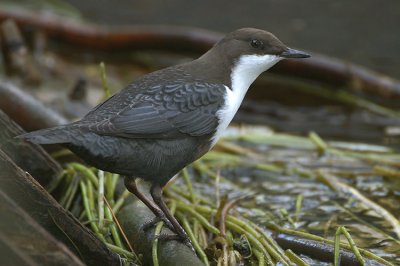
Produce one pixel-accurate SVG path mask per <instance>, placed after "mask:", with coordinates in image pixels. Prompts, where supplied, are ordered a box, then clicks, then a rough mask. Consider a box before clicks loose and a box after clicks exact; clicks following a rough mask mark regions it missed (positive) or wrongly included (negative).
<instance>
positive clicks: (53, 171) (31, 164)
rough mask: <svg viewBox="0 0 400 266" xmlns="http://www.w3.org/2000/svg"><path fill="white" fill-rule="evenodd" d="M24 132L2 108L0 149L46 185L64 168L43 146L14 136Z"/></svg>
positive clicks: (0, 111) (0, 115)
mask: <svg viewBox="0 0 400 266" xmlns="http://www.w3.org/2000/svg"><path fill="white" fill-rule="evenodd" d="M24 132H25V131H24V130H23V129H22V128H21V127H20V126H19V125H17V124H16V123H15V122H14V121H12V120H11V119H10V118H9V117H8V116H7V115H6V114H5V113H4V112H3V111H2V110H0V149H1V150H3V152H5V153H6V154H7V156H8V157H10V158H11V160H12V161H14V162H15V164H17V165H18V166H19V167H20V168H22V169H23V170H25V171H27V172H29V173H30V174H31V175H32V176H33V177H34V178H35V179H36V180H37V181H38V182H39V183H40V184H41V185H42V186H45V185H47V184H49V183H50V181H52V180H53V179H54V178H56V177H57V176H59V175H60V174H61V173H62V168H61V166H60V165H59V164H58V163H57V162H56V161H55V160H54V159H53V158H51V157H50V156H49V155H48V153H47V152H45V151H44V150H43V148H42V147H41V146H39V145H35V144H32V143H29V142H26V141H23V140H20V139H16V138H14V137H15V136H18V135H20V134H22V133H24Z"/></svg>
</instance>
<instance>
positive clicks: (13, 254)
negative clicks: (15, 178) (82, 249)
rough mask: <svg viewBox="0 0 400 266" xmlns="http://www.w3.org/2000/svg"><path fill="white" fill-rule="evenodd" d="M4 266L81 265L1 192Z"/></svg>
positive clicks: (0, 243)
mask: <svg viewBox="0 0 400 266" xmlns="http://www.w3.org/2000/svg"><path fill="white" fill-rule="evenodd" d="M0 213H1V214H2V219H1V221H0V232H1V235H0V257H1V258H2V262H1V263H2V265H59V266H62V265H78V266H83V265H84V264H83V262H82V261H81V260H80V259H78V257H76V256H75V255H74V254H73V253H72V252H71V251H70V250H69V249H68V248H67V247H66V246H65V245H64V244H63V243H61V242H59V241H58V240H56V239H55V238H54V237H53V236H52V235H51V234H49V232H47V231H46V230H45V229H44V228H43V227H41V226H40V225H39V224H38V223H37V222H36V221H35V220H33V219H32V217H31V216H29V215H28V214H27V213H26V212H25V211H24V210H23V209H21V208H20V207H19V206H18V205H17V204H16V203H15V202H14V201H13V200H12V199H10V198H9V197H8V196H7V195H6V194H5V192H4V191H2V190H1V189H0Z"/></svg>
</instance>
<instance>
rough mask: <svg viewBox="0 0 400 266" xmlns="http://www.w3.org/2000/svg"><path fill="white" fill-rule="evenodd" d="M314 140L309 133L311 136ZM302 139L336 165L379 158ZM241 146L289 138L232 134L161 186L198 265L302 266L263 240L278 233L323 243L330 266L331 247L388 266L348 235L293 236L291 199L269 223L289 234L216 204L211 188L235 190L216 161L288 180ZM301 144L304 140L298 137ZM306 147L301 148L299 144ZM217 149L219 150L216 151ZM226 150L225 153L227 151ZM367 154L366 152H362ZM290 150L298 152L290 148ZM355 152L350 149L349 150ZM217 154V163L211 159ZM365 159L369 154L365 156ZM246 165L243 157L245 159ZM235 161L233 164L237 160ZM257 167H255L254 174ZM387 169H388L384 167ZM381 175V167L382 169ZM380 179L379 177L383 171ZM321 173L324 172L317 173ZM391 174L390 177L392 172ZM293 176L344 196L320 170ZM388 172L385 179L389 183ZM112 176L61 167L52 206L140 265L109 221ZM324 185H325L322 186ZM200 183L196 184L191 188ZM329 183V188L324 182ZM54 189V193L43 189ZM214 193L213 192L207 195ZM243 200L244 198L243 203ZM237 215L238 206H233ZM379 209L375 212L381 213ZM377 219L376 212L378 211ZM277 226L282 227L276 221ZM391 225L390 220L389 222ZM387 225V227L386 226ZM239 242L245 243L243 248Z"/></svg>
mask: <svg viewBox="0 0 400 266" xmlns="http://www.w3.org/2000/svg"><path fill="white" fill-rule="evenodd" d="M314 134H315V133H314ZM314 134H312V135H310V137H311V138H312V140H310V142H309V143H314V145H315V151H316V152H318V153H321V152H322V153H325V154H327V153H332V152H333V151H334V152H333V154H334V156H342V157H344V158H348V157H354V158H357V160H365V161H366V162H368V163H371V162H373V163H372V165H375V164H374V163H382V158H379V159H377V160H375V161H374V160H373V159H372V161H371V158H375V154H376V153H374V152H366V151H364V150H363V151H361V152H359V153H363V156H358V155H357V156H353V155H354V154H355V153H357V152H354V151H347V150H346V151H343V150H342V149H340V148H334V147H332V146H333V145H331V144H330V143H329V142H328V143H325V142H323V140H322V139H320V138H319V137H318V136H316V135H314ZM243 138H245V141H246V142H248V143H251V142H253V141H256V142H257V143H260V142H263V141H264V142H265V143H268V145H275V146H285V147H286V145H287V142H281V139H282V138H283V139H288V138H289V139H290V136H288V135H283V136H279V135H278V136H273V137H272V139H273V140H278V141H277V142H276V143H274V142H273V141H271V140H269V139H268V137H260V136H257V137H256V138H254V139H252V138H251V134H250V135H249V134H246V135H245V136H242V135H238V136H237V137H236V138H233V137H232V136H230V140H229V147H230V149H229V152H227V151H226V147H227V145H226V144H227V143H228V141H227V140H224V141H225V142H224V143H222V145H220V148H219V150H217V151H211V152H210V153H209V154H208V155H206V156H205V157H204V158H203V159H201V160H199V161H197V162H196V163H194V164H193V165H192V166H190V167H189V168H190V171H188V170H187V169H184V170H183V171H182V172H181V174H180V176H181V178H182V180H183V181H182V182H179V183H173V184H169V186H168V188H167V189H166V190H165V195H166V198H167V202H168V204H169V207H170V208H171V209H172V210H173V211H174V213H175V216H176V217H177V219H178V220H179V221H180V223H181V224H182V226H183V227H184V228H185V230H186V232H187V233H188V235H189V237H190V238H191V240H192V242H193V246H194V247H195V249H196V252H197V254H198V256H199V257H200V258H201V259H202V261H203V262H204V263H205V264H206V265H209V264H210V262H212V261H217V262H218V264H219V265H231V264H232V263H245V264H247V263H250V264H251V263H256V264H258V265H276V264H277V263H279V264H281V265H293V264H296V265H308V264H307V262H306V261H304V260H303V259H302V258H301V256H299V255H300V254H295V253H294V252H293V251H292V250H286V249H284V248H282V247H281V246H280V245H278V244H277V242H276V241H275V240H274V238H273V237H272V235H271V232H284V233H288V234H291V235H295V236H301V237H306V238H309V239H313V240H316V241H321V242H323V243H328V244H334V245H335V263H336V264H335V265H337V262H338V254H339V253H338V252H339V245H340V247H341V248H344V249H347V250H350V251H352V252H354V254H355V255H356V257H357V259H358V260H359V261H360V263H361V264H363V263H364V257H365V258H369V259H374V260H377V261H380V262H381V263H383V264H385V265H392V264H391V263H389V262H387V261H386V260H384V259H382V258H380V257H378V256H376V255H374V254H373V253H371V252H368V251H367V250H365V249H360V248H357V246H356V244H355V242H354V241H353V239H352V238H351V236H350V234H349V233H348V231H347V230H346V229H345V228H344V227H342V226H340V227H338V231H337V233H336V238H335V241H332V240H329V239H325V238H322V237H319V236H315V235H312V234H309V233H306V232H302V231H299V230H297V229H295V227H296V223H298V222H299V220H301V217H300V213H301V208H302V202H303V200H304V196H303V195H299V196H298V197H297V200H296V202H295V206H296V210H295V213H293V214H292V213H288V212H287V211H286V210H285V209H281V210H280V214H281V215H280V216H279V215H278V216H276V217H275V218H274V219H275V220H276V221H281V222H282V221H283V220H285V221H288V224H287V225H288V226H290V227H291V228H283V227H281V226H279V225H278V224H277V223H267V224H255V223H254V222H252V221H251V220H250V219H248V218H246V217H245V216H244V215H243V214H242V213H241V212H240V211H238V210H236V208H235V207H236V206H237V205H238V204H240V201H241V200H242V199H243V198H234V199H228V198H221V196H220V195H221V192H220V191H219V186H220V185H222V184H223V185H224V186H227V185H228V186H232V187H235V190H237V189H241V190H243V188H240V187H237V186H236V185H234V184H232V183H231V181H229V180H228V179H226V178H225V177H223V176H221V174H220V173H219V172H218V170H215V167H216V165H218V161H221V162H222V165H229V167H232V166H237V167H238V166H241V165H245V166H246V167H254V168H258V169H261V170H263V171H271V172H274V173H285V172H288V171H289V170H290V172H294V173H296V171H294V170H293V169H289V168H290V167H292V166H291V165H290V164H287V165H285V164H282V162H280V163H279V164H275V163H269V162H268V163H267V162H265V161H264V160H265V159H266V158H263V157H262V156H261V154H258V153H257V156H256V157H257V158H256V157H255V156H254V155H255V154H256V150H254V151H253V152H252V153H251V154H250V155H249V153H248V152H247V151H246V154H247V155H243V154H241V151H242V150H240V149H235V148H234V147H235V145H237V144H236V143H235V141H237V140H241V141H243ZM298 139H299V137H295V138H294V139H293V140H291V141H289V142H290V143H295V142H296V141H298ZM303 140H304V141H307V138H303ZM306 143H307V142H306ZM221 147H222V148H221ZM232 147H233V148H232ZM363 147H364V148H365V147H366V148H368V146H363ZM296 148H298V145H296ZM303 149H305V150H309V149H310V147H309V146H308V144H307V145H304V146H303ZM357 149H358V148H357ZM379 153H380V154H381V155H383V157H386V158H387V159H388V160H390V162H392V161H391V159H392V158H397V157H398V156H399V155H398V154H396V153H394V152H393V151H391V150H387V151H385V152H382V151H380V152H379ZM217 155H218V156H217ZM369 155H372V157H371V156H369ZM246 156H248V157H251V158H248V157H246ZM238 158H240V160H238ZM260 165H262V167H260ZM391 167H392V168H391V169H395V168H393V167H395V166H393V165H392V164H391ZM376 169H377V168H376V167H371V171H377V170H376ZM385 169H386V168H385ZM378 170H379V171H380V172H383V173H386V172H387V171H381V170H380V168H378ZM325 171H326V169H325ZM396 171H397V170H396ZM297 172H298V173H301V174H302V175H304V176H319V177H320V179H319V180H321V182H323V183H327V184H328V183H329V184H328V186H330V187H332V189H333V190H335V191H337V192H338V193H339V188H340V191H341V192H340V193H342V192H343V190H346V188H347V186H348V185H346V186H340V187H338V184H341V183H337V182H336V181H335V180H334V179H329V177H327V175H326V174H324V175H322V176H323V178H321V171H320V170H318V169H315V170H312V171H311V170H304V169H297ZM392 172H393V171H390V176H392ZM198 176H207V177H208V178H209V180H215V181H217V184H218V186H217V192H216V193H215V195H217V197H218V199H217V200H215V198H209V197H208V196H205V195H201V194H199V193H198V192H197V191H196V189H195V187H198V185H199V184H201V185H204V184H205V183H204V182H200V181H198ZM120 179H121V178H120V176H119V175H116V174H111V173H106V172H102V171H100V170H97V169H94V168H90V167H86V166H84V165H82V164H78V163H69V164H67V165H66V168H65V174H64V176H63V180H61V181H60V180H58V181H57V182H58V186H59V187H60V186H61V185H62V187H63V193H62V196H61V197H60V203H61V204H62V205H63V206H64V207H65V208H66V209H68V210H70V211H71V212H72V213H74V214H75V215H76V216H77V217H78V218H79V220H80V221H81V222H82V223H84V224H87V225H88V226H89V228H91V229H92V230H93V232H94V233H95V234H96V235H97V236H98V237H99V238H100V239H101V240H102V241H104V242H105V243H106V244H107V246H108V247H109V248H110V249H111V250H113V251H114V252H116V253H118V254H120V256H121V257H122V258H123V260H124V261H125V262H126V263H129V262H134V263H137V264H140V259H139V258H138V256H137V255H136V254H135V253H134V246H133V247H131V246H130V245H129V242H128V241H127V239H125V237H124V234H123V229H122V228H120V226H119V224H118V221H117V220H116V218H115V217H116V214H117V213H118V211H119V209H120V208H121V206H122V205H123V204H124V201H125V199H126V197H127V196H128V195H129V192H127V191H124V192H123V193H121V194H120V195H116V193H115V187H116V185H117V183H118V182H119V181H120ZM327 179H329V181H327ZM197 182H200V183H197ZM332 182H336V183H332ZM213 184H215V183H213V182H210V183H209V186H210V187H212V186H213ZM51 187H52V189H53V190H54V189H55V188H57V186H55V185H53V186H51ZM213 189H214V188H213ZM353 190H354V188H352V189H348V190H347V191H344V193H349V191H350V192H352V193H354V191H353ZM250 197H251V196H250ZM362 199H363V198H362V197H358V198H356V200H360V201H362ZM241 208H242V209H243V208H244V207H243V206H241ZM374 208H376V209H379V208H381V207H379V205H376V204H375V205H374ZM382 209H383V208H382ZM381 213H384V212H381ZM282 219H283V220H282ZM391 219H392V220H393V217H391ZM391 224H394V223H393V221H392V222H391ZM161 227H162V223H160V224H159V225H157V229H156V230H158V231H160V230H161ZM340 234H344V235H345V236H346V238H347V239H348V240H349V243H350V244H349V245H346V244H339V235H340ZM243 239H245V240H246V241H243ZM154 241H155V242H154V243H153V252H152V253H153V262H154V264H155V265H157V263H158V258H157V256H156V254H157V241H158V240H157V239H156V238H155V240H154Z"/></svg>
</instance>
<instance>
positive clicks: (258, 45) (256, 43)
mask: <svg viewBox="0 0 400 266" xmlns="http://www.w3.org/2000/svg"><path fill="white" fill-rule="evenodd" d="M250 45H251V46H252V47H253V48H257V49H262V48H263V43H262V41H260V40H257V39H253V40H251V41H250Z"/></svg>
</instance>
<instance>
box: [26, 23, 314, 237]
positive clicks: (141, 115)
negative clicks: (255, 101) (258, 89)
mask: <svg viewBox="0 0 400 266" xmlns="http://www.w3.org/2000/svg"><path fill="white" fill-rule="evenodd" d="M305 57H309V55H308V54H306V53H304V52H301V51H297V50H294V49H290V48H288V47H287V46H286V45H284V44H283V43H282V42H281V41H280V40H278V39H277V38H276V37H275V36H274V35H273V34H271V33H269V32H267V31H263V30H259V29H253V28H243V29H239V30H236V31H233V32H231V33H229V34H227V35H226V36H225V37H224V38H223V39H222V40H220V41H219V42H218V43H217V44H215V45H214V47H213V48H211V49H210V50H209V51H208V52H206V53H205V54H204V55H202V56H201V57H200V58H198V59H196V60H194V61H191V62H189V63H185V64H181V65H177V66H172V67H168V68H165V69H162V70H159V71H156V72H153V73H150V74H147V75H145V76H143V77H141V78H139V79H137V80H136V81H134V82H133V83H131V84H129V85H128V86H127V87H126V88H124V89H123V90H121V91H120V92H118V93H116V94H115V95H113V96H112V97H110V98H109V99H108V100H106V101H105V102H103V103H101V104H99V105H98V106H96V107H95V108H94V109H93V110H92V111H90V112H89V113H88V114H87V115H86V116H85V117H83V118H82V119H81V120H80V121H77V122H74V123H71V124H67V125H63V126H58V127H54V128H49V129H44V130H39V131H35V132H31V133H27V134H24V135H21V136H20V137H21V138H23V139H26V140H29V141H31V142H34V143H38V144H55V143H58V144H63V145H65V146H66V147H68V148H69V149H71V150H72V151H73V152H74V153H76V154H77V155H78V156H80V157H81V158H82V159H84V160H85V161H87V162H88V163H89V164H91V165H93V166H95V167H97V168H99V169H102V170H105V171H109V172H113V173H118V174H121V175H124V176H125V185H126V187H127V189H128V190H129V191H130V192H132V193H133V194H135V195H136V196H137V197H138V198H139V199H140V200H141V201H143V203H145V204H146V205H147V206H148V207H149V208H150V209H151V211H152V212H153V213H154V214H155V215H156V218H157V219H156V220H158V219H161V220H163V221H165V222H166V224H167V225H168V226H169V227H171V229H172V230H173V231H174V232H175V233H176V234H177V235H178V236H179V237H180V238H181V239H182V240H184V241H186V242H187V243H190V241H189V240H188V238H187V235H186V233H185V231H184V230H183V228H182V227H181V226H180V224H179V223H178V221H177V220H176V219H175V218H174V217H173V215H172V214H171V213H170V212H169V210H168V208H167V206H166V204H165V203H164V201H163V198H162V188H163V186H164V185H165V184H166V183H167V182H168V181H169V180H170V179H171V178H172V177H173V176H174V175H176V174H177V173H178V172H179V171H180V170H181V169H182V168H184V167H185V166H186V165H188V164H190V163H191V162H193V161H195V160H196V159H198V158H200V157H201V156H202V155H204V154H205V153H206V152H208V151H209V150H210V149H211V148H212V147H213V146H214V144H215V143H216V141H217V140H218V138H219V136H220V135H221V132H222V131H223V130H224V129H225V128H226V127H227V126H228V124H229V123H230V122H231V120H232V118H233V116H234V115H235V113H236V111H237V110H238V108H239V106H240V104H241V102H242V100H243V98H244V96H245V94H246V92H247V89H248V88H249V86H250V85H251V84H252V83H253V81H254V80H255V79H256V78H257V77H258V76H259V75H260V74H261V73H262V72H264V71H266V70H267V69H269V68H270V67H272V66H273V65H275V64H276V63H277V62H279V61H280V60H282V59H284V58H305ZM136 177H139V178H142V179H144V180H146V181H148V182H150V183H151V189H150V193H151V196H152V198H153V201H154V202H153V201H151V200H150V199H149V198H147V197H146V196H145V195H144V194H142V193H141V192H140V191H139V190H138V189H137V186H136V182H135V178H136ZM189 245H190V244H189Z"/></svg>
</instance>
